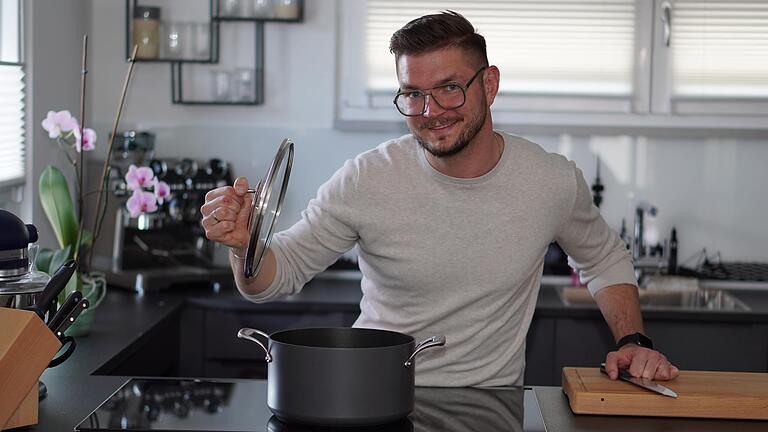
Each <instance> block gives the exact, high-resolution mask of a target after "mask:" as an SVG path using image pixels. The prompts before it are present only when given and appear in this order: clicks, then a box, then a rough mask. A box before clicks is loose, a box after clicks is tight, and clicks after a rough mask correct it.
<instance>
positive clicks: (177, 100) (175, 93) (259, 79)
mask: <svg viewBox="0 0 768 432" xmlns="http://www.w3.org/2000/svg"><path fill="white" fill-rule="evenodd" d="M253 25H254V29H253V33H254V41H253V46H254V53H253V55H254V77H253V79H254V88H255V92H254V99H253V100H252V101H238V102H235V101H232V102H229V101H206V100H185V99H184V93H183V89H184V65H185V63H184V62H171V101H172V102H173V103H174V104H178V105H259V104H262V103H264V23H261V22H256V21H254V22H253ZM217 27H218V25H217ZM217 39H218V38H217Z"/></svg>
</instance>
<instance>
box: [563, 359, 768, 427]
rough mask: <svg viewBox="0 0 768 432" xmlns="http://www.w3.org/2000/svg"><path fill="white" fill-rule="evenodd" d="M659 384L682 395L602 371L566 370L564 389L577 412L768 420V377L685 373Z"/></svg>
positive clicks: (697, 372)
mask: <svg viewBox="0 0 768 432" xmlns="http://www.w3.org/2000/svg"><path fill="white" fill-rule="evenodd" d="M659 383H660V384H662V385H664V386H666V387H668V388H670V389H672V390H674V391H675V392H677V394H678V397H677V398H676V399H675V398H670V397H667V396H662V395H660V394H658V393H655V392H652V391H650V390H646V389H643V388H641V387H638V386H636V385H634V384H631V383H628V382H626V381H619V380H616V381H611V380H610V379H609V378H608V376H607V375H605V374H603V373H601V372H600V369H598V368H573V367H565V368H563V391H564V392H565V394H566V395H567V396H568V399H569V402H570V405H571V410H572V411H573V412H574V413H576V414H603V415H632V416H652V417H699V418H722V419H750V420H768V373H746V372H704V371H680V376H679V377H677V378H676V379H674V380H672V381H666V382H659Z"/></svg>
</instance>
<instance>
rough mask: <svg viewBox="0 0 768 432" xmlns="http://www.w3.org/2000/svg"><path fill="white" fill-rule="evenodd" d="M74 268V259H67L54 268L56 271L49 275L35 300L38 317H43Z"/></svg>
mask: <svg viewBox="0 0 768 432" xmlns="http://www.w3.org/2000/svg"><path fill="white" fill-rule="evenodd" d="M75 270H77V262H76V261H75V260H69V261H67V262H65V263H64V264H62V265H61V267H59V269H58V270H56V273H54V275H53V276H51V279H50V280H49V281H48V283H47V284H46V286H45V289H44V290H43V292H42V294H41V295H40V298H38V299H37V301H36V302H35V312H37V315H38V316H40V318H44V317H45V313H46V312H47V311H48V310H49V309H50V308H51V303H52V302H53V299H54V298H56V296H57V295H59V292H61V290H62V289H64V286H65V285H66V284H67V282H68V281H69V279H70V278H71V277H72V275H73V274H74V273H75Z"/></svg>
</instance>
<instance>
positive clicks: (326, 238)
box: [241, 160, 359, 303]
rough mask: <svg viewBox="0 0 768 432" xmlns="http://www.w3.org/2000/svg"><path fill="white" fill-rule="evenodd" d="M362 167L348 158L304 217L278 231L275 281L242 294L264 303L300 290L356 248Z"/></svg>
mask: <svg viewBox="0 0 768 432" xmlns="http://www.w3.org/2000/svg"><path fill="white" fill-rule="evenodd" d="M358 178H359V170H358V169H357V166H356V163H355V161H354V160H350V161H347V162H346V163H345V164H344V166H342V167H341V168H340V169H339V170H338V171H336V173H335V174H334V175H333V176H332V177H331V178H330V180H328V181H327V182H326V183H325V184H323V185H322V186H320V189H319V190H318V192H317V196H316V197H315V198H313V199H312V200H310V201H309V204H308V205H307V208H306V209H305V210H304V211H303V212H302V213H301V219H300V220H299V221H298V222H296V224H294V225H293V226H292V227H290V228H289V229H287V230H285V231H282V232H280V233H277V234H275V236H274V237H273V238H272V243H271V245H270V249H272V252H273V253H274V254H275V260H276V261H277V269H276V274H275V279H274V281H273V282H272V284H271V285H270V286H269V287H268V288H267V289H266V290H264V291H263V292H261V293H259V294H256V295H249V294H245V293H242V291H241V293H242V294H243V296H244V297H245V298H247V299H248V300H250V301H252V302H255V303H265V302H269V301H271V300H274V299H277V298H279V297H282V296H285V295H292V294H296V293H298V292H300V291H301V289H302V288H303V287H304V284H306V283H307V282H308V281H309V280H310V279H312V277H314V276H315V275H316V274H318V273H320V272H322V271H323V270H325V269H326V268H328V266H330V265H331V264H333V263H334V262H335V261H336V260H337V259H338V258H339V257H340V256H341V255H343V254H344V253H345V252H347V251H348V250H350V249H352V247H354V245H355V243H356V242H357V240H358V237H359V235H358V230H357V228H356V226H355V225H354V222H353V221H355V220H357V219H356V218H355V214H354V213H355V210H354V204H355V202H356V199H357V196H358V192H357V183H358Z"/></svg>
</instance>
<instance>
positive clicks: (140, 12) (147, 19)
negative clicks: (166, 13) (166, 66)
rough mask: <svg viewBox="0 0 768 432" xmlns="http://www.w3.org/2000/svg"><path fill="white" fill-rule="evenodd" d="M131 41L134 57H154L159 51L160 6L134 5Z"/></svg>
mask: <svg viewBox="0 0 768 432" xmlns="http://www.w3.org/2000/svg"><path fill="white" fill-rule="evenodd" d="M133 43H134V44H135V45H138V47H139V48H138V50H137V51H136V58H140V59H156V58H157V57H158V55H159V53H160V8H159V7H151V6H136V7H135V8H134V9H133Z"/></svg>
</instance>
